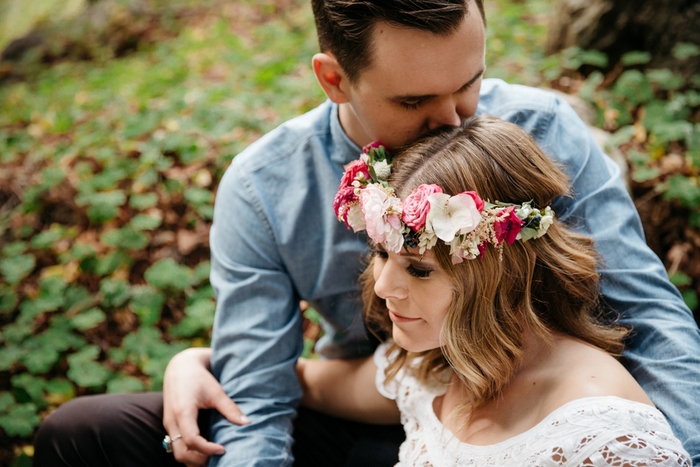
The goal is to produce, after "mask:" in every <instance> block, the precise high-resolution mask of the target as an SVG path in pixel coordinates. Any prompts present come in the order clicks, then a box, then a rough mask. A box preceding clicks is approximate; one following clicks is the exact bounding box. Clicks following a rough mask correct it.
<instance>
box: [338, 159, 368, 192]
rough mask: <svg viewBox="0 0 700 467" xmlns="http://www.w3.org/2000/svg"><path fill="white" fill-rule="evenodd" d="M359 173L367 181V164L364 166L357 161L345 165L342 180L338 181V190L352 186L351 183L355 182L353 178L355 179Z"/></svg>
mask: <svg viewBox="0 0 700 467" xmlns="http://www.w3.org/2000/svg"><path fill="white" fill-rule="evenodd" d="M359 173H362V174H363V175H364V179H365V180H369V169H368V168H367V164H365V163H364V162H363V161H361V160H359V159H358V160H356V161H352V162H350V163H349V164H348V165H346V166H345V173H344V174H343V178H341V179H340V187H339V189H340V188H343V187H347V186H352V182H354V181H355V178H357V174H359Z"/></svg>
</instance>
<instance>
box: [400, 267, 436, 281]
mask: <svg viewBox="0 0 700 467" xmlns="http://www.w3.org/2000/svg"><path fill="white" fill-rule="evenodd" d="M406 272H407V273H409V274H410V275H412V276H413V277H417V278H419V279H425V278H426V277H429V276H430V273H431V272H433V270H432V269H421V268H417V267H415V266H414V265H412V264H409V265H408V267H407V268H406Z"/></svg>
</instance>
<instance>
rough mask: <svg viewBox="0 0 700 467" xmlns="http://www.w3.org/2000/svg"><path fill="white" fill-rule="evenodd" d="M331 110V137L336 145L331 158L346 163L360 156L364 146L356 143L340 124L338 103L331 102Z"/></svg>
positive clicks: (342, 163) (341, 163) (339, 162)
mask: <svg viewBox="0 0 700 467" xmlns="http://www.w3.org/2000/svg"><path fill="white" fill-rule="evenodd" d="M330 111H331V139H332V141H333V144H334V145H335V147H334V148H333V149H334V150H333V152H332V153H331V160H332V161H333V162H337V163H338V164H340V165H345V164H348V163H350V162H352V161H354V160H355V159H357V158H358V157H360V152H361V151H362V148H360V147H359V146H358V145H357V144H355V143H354V142H353V140H351V139H350V137H349V136H348V135H347V133H345V130H343V126H342V125H341V124H340V118H338V104H335V103H332V102H331V109H330Z"/></svg>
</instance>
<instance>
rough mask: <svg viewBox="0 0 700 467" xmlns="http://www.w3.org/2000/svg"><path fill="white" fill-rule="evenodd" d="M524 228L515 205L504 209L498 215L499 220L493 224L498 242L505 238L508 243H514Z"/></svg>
mask: <svg viewBox="0 0 700 467" xmlns="http://www.w3.org/2000/svg"><path fill="white" fill-rule="evenodd" d="M522 229H523V221H521V220H520V219H519V218H518V216H517V215H516V214H515V206H508V207H507V208H505V209H503V210H502V211H501V212H500V213H499V215H498V220H497V221H496V222H495V223H494V224H493V230H494V233H495V234H496V240H498V243H501V242H502V241H504V240H505V242H506V243H507V244H508V245H512V244H513V242H514V241H515V239H516V237H517V236H518V234H519V233H520V231H521V230H522Z"/></svg>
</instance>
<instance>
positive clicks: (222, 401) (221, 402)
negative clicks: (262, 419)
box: [210, 390, 250, 425]
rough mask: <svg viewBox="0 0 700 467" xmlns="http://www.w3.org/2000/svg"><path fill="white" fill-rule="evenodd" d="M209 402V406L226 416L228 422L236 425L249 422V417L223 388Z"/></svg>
mask: <svg viewBox="0 0 700 467" xmlns="http://www.w3.org/2000/svg"><path fill="white" fill-rule="evenodd" d="M210 402H211V407H212V408H213V409H216V410H217V411H218V412H219V413H220V414H221V415H223V416H224V417H226V419H227V420H228V421H229V422H231V423H234V424H236V425H247V424H248V423H250V419H249V418H248V417H246V416H245V415H243V412H241V409H239V408H238V405H236V403H235V402H233V401H232V400H231V399H230V398H229V397H228V396H227V395H226V393H225V392H224V391H223V390H222V391H220V392H219V393H218V394H216V395H215V396H213V397H212V398H211V401H210Z"/></svg>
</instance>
